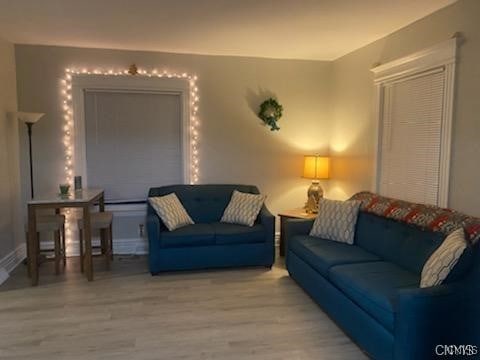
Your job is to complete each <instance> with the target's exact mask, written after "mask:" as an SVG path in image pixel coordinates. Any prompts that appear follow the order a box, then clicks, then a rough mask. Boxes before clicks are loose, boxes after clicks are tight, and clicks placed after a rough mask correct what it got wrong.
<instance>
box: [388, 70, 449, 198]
mask: <svg viewBox="0 0 480 360" xmlns="http://www.w3.org/2000/svg"><path fill="white" fill-rule="evenodd" d="M444 84H445V72H444V71H443V69H437V70H434V71H430V72H428V73H424V74H419V75H416V76H412V77H410V78H406V79H401V80H397V81H395V82H392V83H389V84H386V85H385V87H384V97H383V99H384V100H383V101H384V102H383V117H382V119H383V121H382V133H381V134H382V137H381V142H380V146H381V147H380V163H379V165H380V172H379V191H380V193H381V194H382V195H385V196H390V197H394V198H400V199H404V200H408V201H413V202H420V203H425V204H433V205H437V204H438V199H439V177H440V151H441V149H440V145H441V135H442V116H443V104H444Z"/></svg>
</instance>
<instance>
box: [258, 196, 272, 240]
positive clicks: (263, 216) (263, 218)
mask: <svg viewBox="0 0 480 360" xmlns="http://www.w3.org/2000/svg"><path fill="white" fill-rule="evenodd" d="M258 216H259V220H260V224H262V225H263V226H264V227H265V229H266V234H267V238H266V241H267V242H272V244H274V242H275V216H273V215H272V213H271V212H270V211H269V210H268V209H267V207H266V206H265V205H263V206H262V209H261V210H260V214H259V215H258Z"/></svg>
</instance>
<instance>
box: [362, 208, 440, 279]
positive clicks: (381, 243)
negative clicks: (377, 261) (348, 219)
mask: <svg viewBox="0 0 480 360" xmlns="http://www.w3.org/2000/svg"><path fill="white" fill-rule="evenodd" d="M444 237H445V235H444V234H442V233H440V232H432V231H424V230H421V229H420V228H418V227H416V226H413V225H407V224H405V223H400V222H397V221H395V220H392V219H387V218H384V217H381V216H378V215H374V214H371V213H367V212H364V211H360V212H359V215H358V220H357V227H356V231H355V240H354V244H355V245H358V246H361V247H362V248H364V249H365V250H367V251H370V252H371V253H373V254H375V255H378V256H380V257H381V258H382V259H385V260H387V261H391V262H393V263H394V264H397V265H398V266H401V267H403V268H404V269H407V270H409V271H412V272H413V273H415V274H421V272H422V269H423V265H424V264H425V262H426V261H427V260H428V258H429V257H430V255H431V254H432V253H433V252H434V251H435V250H436V249H437V247H439V246H440V244H441V243H442V242H443V240H444Z"/></svg>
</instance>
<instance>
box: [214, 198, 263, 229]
mask: <svg viewBox="0 0 480 360" xmlns="http://www.w3.org/2000/svg"><path fill="white" fill-rule="evenodd" d="M264 202H265V195H260V194H249V193H243V192H240V191H237V190H233V194H232V198H231V199H230V202H229V203H228V205H227V207H226V209H225V211H224V212H223V215H222V218H221V220H220V221H221V222H224V223H228V224H238V225H247V226H253V224H254V223H255V220H256V219H257V216H258V214H259V213H260V210H261V209H262V206H263V203H264Z"/></svg>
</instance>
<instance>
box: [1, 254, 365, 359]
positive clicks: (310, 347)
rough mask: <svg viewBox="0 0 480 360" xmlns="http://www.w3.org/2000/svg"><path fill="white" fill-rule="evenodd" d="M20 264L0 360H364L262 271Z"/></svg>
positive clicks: (293, 291) (7, 300)
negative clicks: (30, 274)
mask: <svg viewBox="0 0 480 360" xmlns="http://www.w3.org/2000/svg"><path fill="white" fill-rule="evenodd" d="M52 265H53V264H52V263H46V264H43V265H42V267H41V272H40V285H39V286H38V287H36V288H31V287H30V286H29V281H28V278H27V276H26V269H25V266H23V265H21V266H19V268H17V269H16V270H15V271H14V273H13V274H12V277H11V278H10V279H9V280H7V282H6V283H4V284H3V285H2V286H0V359H2V360H10V359H29V360H30V359H32V360H37V359H38V360H43V359H45V360H46V359H48V360H56V359H62V360H63V359H68V360H70V359H72V360H76V359H78V360H89V359H102V360H103V359H104V360H109V359H112V360H123V359H127V360H134V359H152V360H157V359H166V360H176V359H185V360H190V359H232V360H235V359H252V360H277V359H278V360H283V359H289V360H300V359H312V360H313V359H314V360H323V359H364V358H366V357H365V355H364V354H363V353H362V352H361V351H360V350H359V348H358V347H357V346H356V345H354V344H353V343H352V342H351V341H350V340H349V338H348V337H347V336H346V335H345V334H344V333H343V332H342V331H341V330H339V328H338V327H337V326H336V325H335V324H334V323H333V322H332V321H331V320H330V319H329V318H328V317H327V316H326V315H325V313H323V312H322V310H321V309H320V308H319V307H318V306H317V305H316V304H315V303H314V302H313V301H312V300H311V299H310V297H309V296H308V295H307V294H306V293H305V292H304V291H303V290H302V289H301V288H300V287H299V286H298V285H297V284H296V283H295V282H294V281H293V280H292V279H291V278H290V277H289V276H288V273H287V272H286V270H285V269H284V266H283V264H282V263H279V264H277V265H276V266H275V267H274V268H273V269H272V270H271V271H268V270H267V269H265V268H246V269H229V270H216V271H198V272H178V273H169V274H163V275H160V276H155V277H152V276H150V274H149V273H148V272H147V266H146V259H145V258H144V257H125V258H116V259H115V261H114V264H113V268H112V271H111V272H106V271H104V270H103V263H102V262H101V259H98V261H96V262H95V269H96V277H95V281H94V282H91V283H89V282H87V281H86V280H85V279H84V278H83V277H81V276H80V275H79V271H78V269H79V266H78V261H77V260H76V259H73V258H71V259H69V265H68V266H67V269H66V271H65V274H63V275H59V276H55V275H53V267H52Z"/></svg>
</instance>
